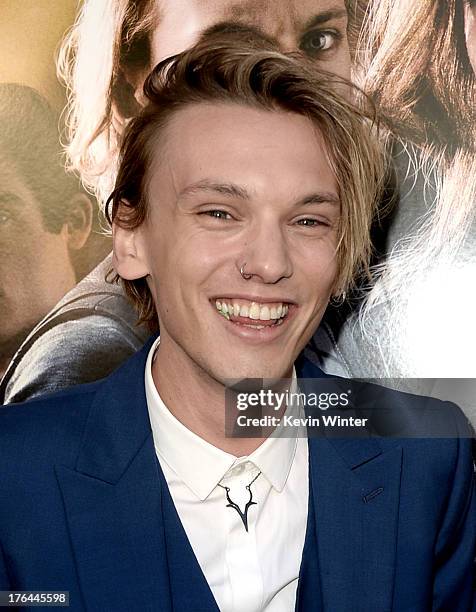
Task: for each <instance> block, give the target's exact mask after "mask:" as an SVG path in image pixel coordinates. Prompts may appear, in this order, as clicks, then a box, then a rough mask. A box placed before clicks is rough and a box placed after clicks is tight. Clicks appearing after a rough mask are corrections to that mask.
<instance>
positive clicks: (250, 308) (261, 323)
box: [215, 298, 291, 330]
mask: <svg viewBox="0 0 476 612" xmlns="http://www.w3.org/2000/svg"><path fill="white" fill-rule="evenodd" d="M290 306H291V305H290V304H289V303H287V302H267V303H260V302H249V301H247V300H235V299H233V300H231V299H226V298H223V299H222V300H220V299H218V300H216V301H215V307H216V310H217V311H218V312H219V314H221V315H222V316H223V317H224V318H225V319H227V320H228V321H230V322H232V323H234V324H235V325H241V326H243V327H250V328H252V329H256V330H259V329H264V328H265V327H276V326H278V325H282V324H283V322H284V321H285V319H286V317H287V316H288V313H289V308H290Z"/></svg>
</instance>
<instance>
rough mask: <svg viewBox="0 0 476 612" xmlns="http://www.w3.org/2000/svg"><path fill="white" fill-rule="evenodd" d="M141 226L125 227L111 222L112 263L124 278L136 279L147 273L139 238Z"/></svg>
mask: <svg viewBox="0 0 476 612" xmlns="http://www.w3.org/2000/svg"><path fill="white" fill-rule="evenodd" d="M140 233H141V227H140V226H139V227H136V228H134V229H127V228H124V227H121V226H120V225H118V224H117V223H116V222H113V224H112V265H113V266H114V269H115V270H116V272H117V273H118V274H119V276H120V277H121V278H123V279H125V280H136V279H138V278H143V277H144V276H147V275H148V274H149V269H148V266H147V263H146V259H145V257H144V252H143V248H142V242H141V239H140Z"/></svg>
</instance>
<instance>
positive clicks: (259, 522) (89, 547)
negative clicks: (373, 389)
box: [0, 32, 476, 612]
mask: <svg viewBox="0 0 476 612" xmlns="http://www.w3.org/2000/svg"><path fill="white" fill-rule="evenodd" d="M242 43H243V40H242V33H239V32H236V33H235V34H231V33H229V34H228V36H224V35H223V34H210V36H208V37H207V39H206V40H204V41H202V42H200V43H198V44H197V45H196V46H195V47H194V48H193V49H191V50H190V51H188V52H186V53H184V54H182V55H181V56H179V57H178V58H176V59H172V60H167V61H165V62H164V63H162V64H161V65H159V66H158V67H157V68H156V69H154V71H153V72H152V74H151V76H150V77H149V79H148V81H147V84H146V88H145V93H146V96H147V100H148V103H147V105H146V107H145V108H144V110H143V111H142V112H141V114H140V115H139V116H138V118H136V119H134V120H133V121H132V122H131V123H130V125H129V127H128V129H127V131H126V134H125V138H124V141H123V143H122V147H121V157H120V164H119V170H118V177H117V181H116V187H115V190H114V192H113V194H112V195H111V198H110V202H109V204H110V211H109V216H110V219H111V221H112V225H113V239H114V267H115V270H116V272H117V273H118V275H119V277H120V278H121V279H122V282H123V283H124V286H125V290H126V292H127V294H128V295H129V296H130V297H131V299H132V300H133V301H134V302H135V304H136V306H137V307H138V309H139V312H140V316H141V319H142V320H144V321H150V322H155V321H156V320H157V318H158V320H159V323H160V330H161V335H160V338H157V337H155V338H152V339H151V340H149V341H148V342H147V344H146V345H145V346H144V348H143V349H142V350H141V351H140V352H139V353H137V354H136V355H135V356H134V357H132V358H131V359H130V360H129V361H128V362H127V363H126V364H124V365H123V366H122V367H121V368H120V369H119V370H117V371H116V372H115V373H113V374H112V375H111V376H109V377H108V378H107V379H104V380H103V381H99V382H97V383H93V384H90V385H84V386H79V387H76V388H73V389H71V390H69V391H62V392H60V393H58V394H55V395H52V396H45V397H44V398H41V399H38V400H34V401H32V402H29V403H26V404H21V405H15V406H11V407H9V406H7V407H5V408H4V409H3V410H2V412H1V413H0V463H1V465H2V470H1V473H0V590H14V589H16V590H34V589H36V590H45V589H55V590H67V591H69V594H70V607H71V609H73V610H83V609H89V610H111V611H112V610H114V611H120V610H124V611H125V610H127V611H129V610H141V611H142V610H160V611H161V612H162V611H164V612H166V611H169V610H170V611H172V610H179V611H182V610H193V611H194V612H198V611H204V612H205V611H209V612H211V611H217V610H218V609H220V610H224V611H231V610H233V611H238V610H240V611H241V610H243V611H246V612H249V611H251V610H266V611H267V612H271V611H278V610H279V611H283V612H284V611H288V610H289V611H291V610H294V609H297V610H300V611H303V612H312V611H314V610H316V611H321V610H326V611H331V612H350V611H352V612H364V611H365V612H385V611H395V612H397V611H401V610H415V611H420V610H421V611H422V612H423V611H426V610H430V609H431V610H434V611H437V610H439V611H441V612H442V611H443V610H452V611H457V612H469V611H470V610H471V606H472V602H473V596H474V594H473V592H472V587H471V583H472V561H473V558H474V552H475V538H476V525H475V522H476V516H475V513H476V510H475V503H476V500H475V497H474V482H473V473H472V460H471V440H470V439H469V432H465V431H464V419H462V418H461V414H460V413H459V412H458V410H457V409H456V407H454V406H452V405H443V404H442V403H440V402H438V401H436V400H430V404H431V407H435V411H434V412H435V414H436V413H437V408H441V410H442V411H443V412H444V414H445V415H447V416H448V418H449V422H447V423H446V425H445V427H446V429H445V431H447V434H448V435H447V438H445V439H432V438H427V439H425V438H424V431H425V426H426V424H427V422H426V421H425V419H424V418H423V417H422V416H421V411H419V410H418V408H419V407H420V405H421V403H422V402H424V400H423V399H422V398H416V397H412V396H404V395H403V394H397V393H395V392H392V391H389V390H382V394H383V395H382V396H380V398H383V400H382V401H385V403H386V404H389V405H395V407H396V409H397V410H398V411H399V413H400V414H402V415H403V416H402V417H401V419H400V421H401V423H400V424H401V425H402V424H403V425H404V427H403V428H402V427H400V429H399V431H400V432H402V431H403V434H404V437H405V438H406V437H407V435H406V434H408V433H409V432H412V431H413V432H414V431H417V432H419V433H420V436H421V439H392V438H390V437H380V438H375V437H370V436H369V435H367V434H366V433H365V432H364V435H361V433H360V434H359V435H358V436H356V438H355V439H354V438H352V437H350V438H349V437H346V438H342V437H339V436H337V437H335V436H333V435H329V436H328V435H326V434H324V435H321V436H319V437H318V438H316V439H309V440H308V439H307V438H306V437H305V436H300V435H298V432H297V431H295V433H294V434H293V435H289V436H288V435H281V430H279V429H277V430H276V431H277V435H274V436H270V437H266V436H262V437H261V438H260V437H252V438H251V437H250V438H243V437H226V436H225V434H224V431H225V411H224V406H223V396H224V391H225V388H226V385H227V381H229V379H231V378H234V379H238V380H246V379H256V378H259V379H271V380H273V381H279V380H281V379H291V380H292V381H293V382H292V383H291V384H293V385H295V384H296V378H300V377H306V378H314V377H315V378H319V377H323V376H324V375H323V374H322V372H320V371H319V370H318V369H317V368H315V366H313V365H312V364H310V363H309V362H306V360H305V359H303V358H302V357H301V356H300V354H301V352H302V349H303V348H304V346H305V344H306V343H307V341H308V340H309V338H310V337H311V335H312V333H313V332H314V330H315V328H316V327H317V325H318V324H319V321H320V319H321V317H322V315H323V313H324V311H325V309H326V306H327V304H328V303H329V300H330V299H331V297H332V296H334V295H335V296H338V295H339V294H341V293H342V292H344V291H346V289H347V288H348V287H349V286H350V285H351V283H352V280H353V279H354V278H355V275H356V273H358V272H359V270H362V269H365V266H366V262H367V259H368V255H369V248H370V246H369V245H370V239H369V231H370V225H371V220H372V216H373V211H374V208H375V205H376V203H377V202H378V201H379V198H380V195H381V189H382V186H383V184H384V175H385V164H384V160H383V155H382V154H381V152H380V149H379V147H378V145H377V144H376V142H375V141H374V139H373V137H372V135H371V132H370V128H369V124H368V122H367V121H366V114H365V112H364V111H363V110H359V109H358V108H357V107H354V106H353V105H352V104H351V103H349V102H348V101H346V99H344V98H341V97H340V96H339V95H338V94H337V93H335V89H334V88H335V79H332V81H334V82H333V83H331V82H330V81H331V79H330V78H329V77H325V76H321V75H318V74H317V73H316V72H315V71H314V70H313V69H312V67H310V66H309V65H308V64H307V63H306V62H303V61H302V60H301V59H300V60H297V59H295V58H293V57H291V56H285V55H282V54H281V53H280V52H279V51H278V50H277V49H276V48H275V47H274V45H273V44H272V43H271V42H270V41H268V40H266V39H263V38H262V37H259V36H256V37H253V36H251V35H250V34H249V33H248V34H247V35H246V41H245V44H244V45H243V44H242ZM342 87H345V85H342ZM159 287H160V290H159ZM277 384H278V383H276V385H277ZM424 405H425V406H428V403H424ZM289 409H290V407H289V406H288V407H286V406H284V407H283V411H284V410H285V411H286V414H287V411H288V410H289ZM280 414H281V416H282V415H283V412H281V413H280ZM405 419H407V421H406V422H405V423H404V420H405Z"/></svg>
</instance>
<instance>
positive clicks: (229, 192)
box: [178, 179, 340, 206]
mask: <svg viewBox="0 0 476 612" xmlns="http://www.w3.org/2000/svg"><path fill="white" fill-rule="evenodd" d="M197 193H218V194H219V195H225V196H229V197H235V198H239V199H240V200H250V199H251V195H250V193H249V192H248V191H247V190H246V188H245V187H241V186H240V185H236V184H235V183H222V182H215V181H210V180H209V179H204V180H201V181H198V182H197V183H193V184H192V185H189V186H188V187H185V189H183V190H182V191H181V192H180V194H179V196H178V199H180V198H182V197H187V196H191V195H195V194H197ZM306 204H336V205H340V199H339V197H338V196H337V195H336V194H335V193H332V192H330V191H323V192H319V193H312V194H310V195H307V196H305V197H304V198H301V199H299V200H298V201H297V202H296V203H295V205H296V206H303V205H306Z"/></svg>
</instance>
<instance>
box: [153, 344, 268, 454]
mask: <svg viewBox="0 0 476 612" xmlns="http://www.w3.org/2000/svg"><path fill="white" fill-rule="evenodd" d="M152 377H153V380H154V383H155V386H156V388H157V390H158V392H159V394H160V396H161V398H162V400H163V401H164V403H165V405H166V406H167V408H168V409H169V410H170V412H171V413H172V414H173V415H174V417H175V418H176V419H178V420H179V421H180V422H181V423H182V424H183V425H185V427H187V428H188V429H190V431H192V432H193V433H195V434H196V435H197V436H200V438H202V439H203V440H205V441H206V442H209V443H210V444H213V446H216V447H217V448H220V449H221V450H223V451H225V452H227V453H230V454H232V455H235V456H236V457H242V456H245V455H249V454H250V453H252V452H253V451H254V450H256V449H257V448H258V447H259V446H260V445H261V444H262V443H263V442H264V441H265V440H266V437H262V438H232V437H225V386H224V385H223V384H221V383H220V382H219V381H217V380H215V379H213V378H212V377H211V376H209V375H208V374H207V373H206V372H205V371H204V370H202V369H201V368H199V366H198V365H197V364H195V363H194V362H193V361H192V360H191V359H190V358H189V357H188V356H187V355H186V354H185V353H184V352H183V351H182V349H181V348H180V347H178V346H177V345H176V344H175V343H174V342H173V340H171V339H170V338H167V337H166V338H164V339H163V340H162V338H161V341H160V346H159V350H158V351H157V355H156V358H155V361H154V362H153V364H152Z"/></svg>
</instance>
